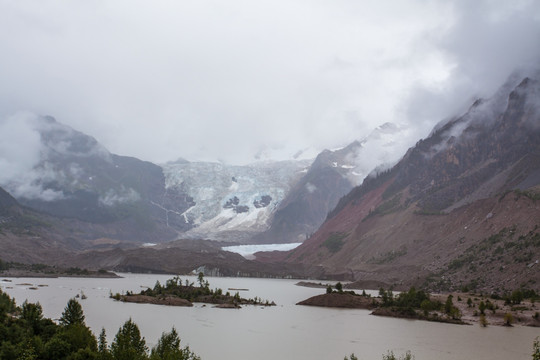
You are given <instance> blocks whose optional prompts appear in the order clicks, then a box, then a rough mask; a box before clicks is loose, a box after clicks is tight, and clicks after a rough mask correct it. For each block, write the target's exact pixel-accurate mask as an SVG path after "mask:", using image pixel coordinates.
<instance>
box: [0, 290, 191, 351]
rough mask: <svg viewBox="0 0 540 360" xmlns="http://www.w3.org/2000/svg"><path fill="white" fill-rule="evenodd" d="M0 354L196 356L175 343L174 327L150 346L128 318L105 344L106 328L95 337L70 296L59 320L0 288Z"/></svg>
mask: <svg viewBox="0 0 540 360" xmlns="http://www.w3.org/2000/svg"><path fill="white" fill-rule="evenodd" d="M0 359H2V360H42V359H43V360H48V359H51V360H52V359H54V360H200V358H199V357H198V356H197V355H195V354H194V353H193V352H192V351H191V350H190V349H189V347H183V348H182V347H181V346H180V338H179V336H178V333H177V332H176V330H175V329H174V328H173V329H172V330H171V331H170V332H168V333H163V334H162V336H161V337H160V339H159V340H158V343H157V345H156V346H155V347H153V348H152V349H151V350H150V351H149V349H148V347H147V346H146V340H145V339H144V337H141V334H140V331H139V328H138V326H137V324H135V323H134V322H133V321H132V320H131V319H129V320H128V321H126V322H125V323H124V325H123V326H122V327H121V328H120V329H119V330H118V332H117V334H116V336H115V337H114V340H113V341H112V342H111V344H110V346H109V345H107V338H106V334H105V329H102V331H101V333H100V335H99V337H98V338H96V337H95V335H94V334H93V333H92V331H91V330H90V328H89V327H88V326H87V325H86V324H85V316H84V313H83V310H82V307H81V305H80V304H79V302H78V301H77V300H75V299H70V300H69V301H68V303H67V305H66V307H65V308H64V312H63V313H62V316H61V317H60V319H59V321H58V323H56V322H54V321H53V320H51V319H49V318H45V317H44V316H43V309H42V307H41V305H40V304H39V303H37V304H31V303H28V302H26V301H25V302H24V303H23V304H22V306H17V305H16V304H15V301H14V300H13V299H12V298H11V297H10V296H9V295H7V294H6V293H3V292H2V291H1V290H0Z"/></svg>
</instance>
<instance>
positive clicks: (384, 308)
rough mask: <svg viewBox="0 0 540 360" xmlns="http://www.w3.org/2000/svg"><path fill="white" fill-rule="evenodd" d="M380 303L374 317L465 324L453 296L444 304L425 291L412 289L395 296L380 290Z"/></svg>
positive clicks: (390, 292)
mask: <svg viewBox="0 0 540 360" xmlns="http://www.w3.org/2000/svg"><path fill="white" fill-rule="evenodd" d="M379 297H380V303H379V308H378V309H376V310H375V311H374V312H373V314H374V315H384V316H396V317H405V318H414V319H420V320H428V321H437V322H450V323H455V324H464V322H463V321H461V312H460V311H459V309H458V308H457V307H456V306H455V305H454V297H453V295H451V294H450V295H448V296H447V298H446V301H445V302H444V303H442V302H441V301H439V300H434V299H432V298H431V297H430V295H429V294H428V293H427V292H425V291H423V290H416V289H415V288H414V287H411V288H410V289H409V291H404V292H401V293H399V294H398V295H396V296H394V294H393V293H392V291H391V290H384V289H383V288H381V289H379Z"/></svg>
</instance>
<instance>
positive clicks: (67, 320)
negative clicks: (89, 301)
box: [60, 299, 84, 326]
mask: <svg viewBox="0 0 540 360" xmlns="http://www.w3.org/2000/svg"><path fill="white" fill-rule="evenodd" d="M60 324H62V325H64V326H69V325H74V324H81V325H84V314H83V310H82V306H81V304H79V302H78V301H77V300H75V299H69V301H68V303H67V305H66V307H65V308H64V312H63V313H62V317H61V318H60Z"/></svg>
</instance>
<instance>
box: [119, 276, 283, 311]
mask: <svg viewBox="0 0 540 360" xmlns="http://www.w3.org/2000/svg"><path fill="white" fill-rule="evenodd" d="M198 282H199V284H198V285H199V286H195V284H194V283H192V282H190V281H189V280H187V279H186V280H185V282H182V279H180V277H179V276H175V277H173V278H172V279H169V280H167V282H166V283H165V286H163V285H161V284H160V283H159V281H157V282H156V284H155V285H154V288H152V289H151V288H148V289H146V290H143V291H141V292H140V293H138V294H133V293H131V292H129V291H128V292H126V293H125V294H119V293H117V294H115V295H112V294H111V298H113V299H115V300H118V301H123V302H133V303H143V304H156V305H169V306H193V303H205V304H214V305H215V307H218V308H223V309H238V308H240V305H259V306H275V305H276V304H275V303H274V302H273V301H269V300H264V301H263V299H261V298H258V297H255V298H253V299H251V298H250V299H245V298H242V297H240V294H239V293H238V292H236V293H235V294H234V295H231V294H230V292H228V291H227V292H226V293H225V294H224V293H223V290H222V289H215V290H212V289H210V284H209V283H208V281H207V280H205V279H204V275H203V273H199V277H198Z"/></svg>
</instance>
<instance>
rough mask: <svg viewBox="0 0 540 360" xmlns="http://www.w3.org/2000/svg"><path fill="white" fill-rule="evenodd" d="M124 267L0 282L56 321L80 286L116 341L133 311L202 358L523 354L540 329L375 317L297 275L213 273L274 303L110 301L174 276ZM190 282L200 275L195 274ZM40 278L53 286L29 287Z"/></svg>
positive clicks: (145, 326)
mask: <svg viewBox="0 0 540 360" xmlns="http://www.w3.org/2000/svg"><path fill="white" fill-rule="evenodd" d="M121 275H122V276H124V277H123V278H121V279H90V278H57V279H31V278H21V279H16V280H15V279H6V280H13V281H12V282H8V281H5V280H1V281H0V287H1V289H2V291H4V292H6V293H8V294H10V295H11V296H13V297H14V298H15V299H16V301H17V304H22V302H23V301H25V300H28V301H30V302H40V304H41V305H42V306H43V310H44V315H45V316H47V317H51V318H53V319H58V318H59V317H60V315H61V313H62V311H63V309H64V307H65V305H66V303H67V301H68V300H69V299H70V298H72V297H75V296H76V295H77V294H79V296H80V295H81V292H83V293H84V294H85V295H86V297H87V298H86V299H85V300H81V299H79V301H80V302H81V304H82V306H83V309H84V313H85V315H86V323H87V325H89V326H90V328H91V329H92V330H93V332H94V334H99V332H100V331H101V328H102V327H104V328H105V330H106V332H107V337H108V340H109V343H110V341H112V339H113V338H114V335H115V334H116V332H117V331H118V328H119V327H120V326H121V325H122V324H123V323H124V322H125V321H126V320H128V319H129V318H132V319H133V320H134V321H135V322H136V323H137V324H138V325H139V328H140V329H141V333H142V335H143V336H144V337H145V338H146V341H147V344H148V345H149V346H150V347H151V346H153V345H155V343H156V342H157V339H158V338H159V336H160V335H161V333H162V332H163V331H169V330H170V329H171V328H172V327H173V326H174V327H175V328H176V330H177V331H178V333H179V335H180V337H181V339H182V345H183V346H185V345H189V347H190V348H191V350H192V351H194V352H195V353H197V354H198V355H200V356H201V357H202V359H203V360H224V359H225V360H227V359H235V360H237V359H260V360H266V359H268V360H270V359H272V360H275V359H295V360H302V359H306V360H307V359H310V360H312V359H328V360H332V359H336V360H341V359H343V357H344V356H345V355H350V354H351V353H354V354H355V355H356V356H357V357H358V358H359V359H362V360H371V359H374V360H375V359H382V355H383V354H386V352H387V350H392V351H394V353H395V354H396V355H401V354H404V353H405V352H406V351H407V350H410V351H411V352H412V353H413V354H414V355H415V358H416V359H417V360H423V359H439V360H457V359H475V360H481V359H486V360H488V359H489V360H494V359H515V360H519V359H524V360H525V359H530V358H531V353H532V344H533V341H534V338H535V337H537V336H540V329H539V328H530V327H522V326H515V327H513V328H505V327H496V326H489V327H487V328H481V327H480V326H478V325H470V326H465V325H451V324H441V323H431V322H423V321H415V320H404V319H394V318H384V317H377V316H373V315H370V311H368V310H354V309H353V310H351V309H346V310H340V309H327V308H315V307H308V306H297V305H295V304H296V303H297V302H298V301H301V300H304V299H306V298H308V297H310V296H313V295H317V294H321V293H323V292H324V291H325V290H324V289H316V288H315V289H314V288H306V287H300V286H296V285H295V283H296V282H297V280H276V279H253V278H250V279H247V278H208V280H209V282H210V287H211V288H222V289H223V290H224V291H226V290H225V289H229V288H233V289H243V290H242V291H240V295H241V296H242V297H248V298H249V297H255V296H257V297H260V298H262V299H268V300H270V301H275V302H276V303H277V306H274V307H265V308H263V307H259V306H245V307H243V308H242V309H238V310H236V309H217V308H214V307H212V306H211V305H206V306H205V305H204V304H195V306H194V307H170V306H162V305H150V304H132V303H122V302H117V301H114V300H112V299H110V298H109V294H110V293H113V294H114V293H116V292H125V291H128V290H129V291H134V292H139V291H140V290H141V289H144V288H145V287H146V286H149V287H153V286H154V284H155V282H156V280H159V281H160V282H161V283H162V284H164V283H165V281H166V280H167V279H168V278H170V277H171V276H170V275H140V274H121ZM186 278H188V277H185V276H183V277H182V279H186ZM189 280H190V281H192V282H194V283H197V279H196V277H189ZM14 283H17V284H31V285H15V286H14V285H13V284H14ZM39 285H47V286H46V287H43V286H42V287H39V289H38V290H30V287H36V286H39ZM373 294H376V292H373Z"/></svg>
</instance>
